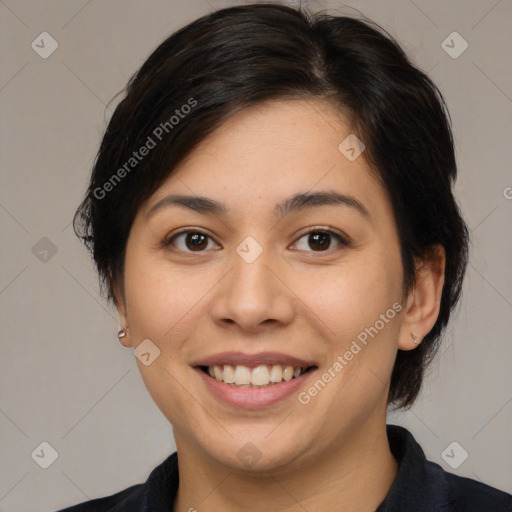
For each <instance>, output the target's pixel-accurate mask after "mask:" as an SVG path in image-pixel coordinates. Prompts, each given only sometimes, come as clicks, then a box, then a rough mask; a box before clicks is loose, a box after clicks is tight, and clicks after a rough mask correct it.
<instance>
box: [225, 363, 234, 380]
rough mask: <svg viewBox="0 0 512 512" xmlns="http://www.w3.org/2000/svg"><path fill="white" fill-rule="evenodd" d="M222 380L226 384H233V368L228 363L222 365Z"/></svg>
mask: <svg viewBox="0 0 512 512" xmlns="http://www.w3.org/2000/svg"><path fill="white" fill-rule="evenodd" d="M222 380H223V381H224V382H225V383H226V384H233V382H235V369H234V368H233V367H232V366H231V365H230V364H225V365H224V371H223V372H222Z"/></svg>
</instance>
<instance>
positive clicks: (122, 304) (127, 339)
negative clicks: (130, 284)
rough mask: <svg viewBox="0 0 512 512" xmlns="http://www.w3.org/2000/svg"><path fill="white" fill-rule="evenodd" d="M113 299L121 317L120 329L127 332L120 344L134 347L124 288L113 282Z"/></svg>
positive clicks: (120, 339)
mask: <svg viewBox="0 0 512 512" xmlns="http://www.w3.org/2000/svg"><path fill="white" fill-rule="evenodd" d="M111 290H112V298H113V300H114V305H115V306H116V309H117V313H118V315H119V324H120V326H121V327H120V328H121V329H124V330H125V331H126V336H124V337H122V338H119V343H121V345H123V346H125V347H133V341H132V339H131V336H130V330H129V329H128V327H129V325H128V315H127V312H126V300H125V296H124V290H123V289H122V287H120V286H118V285H116V284H113V283H112V282H111Z"/></svg>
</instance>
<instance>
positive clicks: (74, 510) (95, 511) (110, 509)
mask: <svg viewBox="0 0 512 512" xmlns="http://www.w3.org/2000/svg"><path fill="white" fill-rule="evenodd" d="M142 487H143V484H138V485H132V486H131V487H128V488H127V489H124V490H123V491H120V492H117V493H115V494H112V495H111V496H106V497H104V498H98V499H95V500H90V501H85V502H83V503H79V504H78V505H73V506H72V507H68V508H64V509H61V510H59V511H58V512H114V511H117V510H126V511H128V510H131V509H130V508H126V507H128V506H130V503H132V504H134V503H136V502H137V501H138V498H139V496H140V494H141V489H142ZM133 510H137V509H136V508H133Z"/></svg>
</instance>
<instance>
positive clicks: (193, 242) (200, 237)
mask: <svg viewBox="0 0 512 512" xmlns="http://www.w3.org/2000/svg"><path fill="white" fill-rule="evenodd" d="M210 241H212V242H213V240H212V239H211V238H210V237H209V236H208V235H207V234H206V233H202V232H201V231H182V232H181V233H178V234H176V235H174V236H173V237H171V238H170V239H168V240H167V241H166V242H165V243H164V245H165V246H169V245H173V246H174V247H176V248H177V249H178V250H180V251H183V252H203V251H204V250H205V249H207V248H208V244H209V242H210Z"/></svg>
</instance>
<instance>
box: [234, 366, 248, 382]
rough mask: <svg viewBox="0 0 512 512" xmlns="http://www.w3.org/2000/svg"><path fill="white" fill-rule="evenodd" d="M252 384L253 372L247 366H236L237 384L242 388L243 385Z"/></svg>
mask: <svg viewBox="0 0 512 512" xmlns="http://www.w3.org/2000/svg"><path fill="white" fill-rule="evenodd" d="M250 383H251V370H249V368H247V366H241V365H240V366H236V368H235V384H236V385H237V386H241V385H242V384H250Z"/></svg>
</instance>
